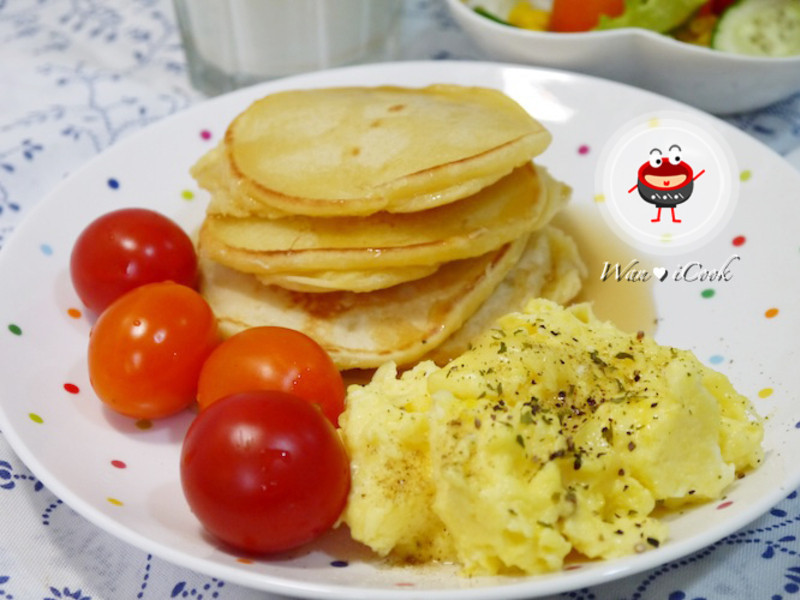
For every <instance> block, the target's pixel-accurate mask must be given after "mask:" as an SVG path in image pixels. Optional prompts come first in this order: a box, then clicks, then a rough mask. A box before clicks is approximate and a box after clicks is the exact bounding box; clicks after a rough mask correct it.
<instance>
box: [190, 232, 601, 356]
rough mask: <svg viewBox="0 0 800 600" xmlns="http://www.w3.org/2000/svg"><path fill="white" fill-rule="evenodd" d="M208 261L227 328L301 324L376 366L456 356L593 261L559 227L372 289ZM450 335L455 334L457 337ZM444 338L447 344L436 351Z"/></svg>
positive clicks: (214, 304)
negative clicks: (335, 287) (295, 279)
mask: <svg viewBox="0 0 800 600" xmlns="http://www.w3.org/2000/svg"><path fill="white" fill-rule="evenodd" d="M200 265H201V272H202V274H203V277H202V283H201V291H202V293H203V295H204V297H205V298H206V300H207V301H208V302H209V304H210V305H211V308H212V309H213V310H214V313H215V314H216V315H217V318H218V322H219V325H220V329H221V331H222V332H223V335H226V336H227V335H232V334H234V333H236V332H237V331H241V330H243V329H246V328H248V327H256V326H260V325H282V326H284V327H291V328H293V329H299V330H301V331H304V332H305V333H307V334H308V335H310V336H311V337H313V338H314V339H316V340H317V341H318V342H319V343H320V344H321V345H322V346H323V347H324V348H325V349H326V350H327V351H328V352H329V353H330V355H331V357H332V358H333V360H334V362H335V363H336V365H337V366H338V367H339V368H340V369H369V368H374V367H377V366H380V365H381V364H383V363H384V362H386V361H389V360H392V361H395V362H396V363H397V364H400V365H409V364H412V363H414V362H415V361H417V360H419V359H421V358H425V357H437V358H438V357H442V356H446V355H449V354H450V353H451V352H454V351H455V350H456V349H457V348H460V347H462V346H463V345H465V344H467V343H469V339H471V337H472V335H473V332H476V331H480V330H482V329H483V328H484V327H487V326H489V325H491V323H492V322H493V320H494V317H495V314H496V313H497V311H499V310H503V312H505V310H504V309H505V307H508V308H509V309H512V308H514V307H515V306H516V305H517V304H520V305H521V304H522V303H523V302H524V300H525V299H528V298H531V297H536V296H540V295H542V294H546V295H545V297H549V298H558V299H561V300H563V301H564V302H566V301H568V300H569V299H570V298H571V297H572V296H574V295H575V294H576V293H577V291H578V289H579V287H580V277H581V275H582V273H583V271H584V269H585V267H584V266H583V264H582V263H581V261H580V258H579V256H578V254H577V251H576V249H575V245H574V243H572V242H571V240H570V239H569V238H567V237H566V236H565V235H564V234H563V233H561V232H560V231H558V230H555V229H554V228H552V227H547V228H545V229H544V230H542V231H539V232H534V233H533V234H531V235H530V236H523V237H522V238H520V239H519V240H516V241H515V242H513V243H510V244H507V245H505V246H503V247H502V248H500V249H499V250H495V251H493V252H491V253H488V254H485V255H482V256H479V257H475V258H471V259H464V260H461V261H454V262H450V263H447V264H445V265H442V266H441V267H440V268H439V270H437V271H436V273H434V274H433V275H430V276H428V277H425V278H423V279H420V280H417V281H413V282H409V283H405V284H401V285H397V286H394V287H391V288H388V289H384V290H379V291H376V292H370V293H363V294H357V293H352V292H333V293H328V294H304V293H299V292H292V291H289V290H286V289H283V288H280V287H277V286H266V285H263V284H261V283H260V282H259V281H258V279H257V278H256V277H254V276H252V275H248V274H245V273H241V272H238V271H235V270H233V269H229V268H227V267H224V266H222V265H219V264H216V263H213V262H211V261H208V260H207V259H203V260H201V261H200ZM518 269H519V270H518ZM451 336H456V337H453V341H452V342H450V343H448V338H451ZM438 347H441V348H443V350H442V351H441V352H436V351H435V348H438Z"/></svg>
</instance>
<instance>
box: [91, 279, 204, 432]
mask: <svg viewBox="0 0 800 600" xmlns="http://www.w3.org/2000/svg"><path fill="white" fill-rule="evenodd" d="M218 342H219V338H218V336H217V325H216V319H215V318H214V314H213V313H212V312H211V309H210V308H209V306H208V304H207V303H206V301H205V300H204V299H203V297H202V296H200V294H198V293H197V292H196V291H194V290H193V289H191V288H188V287H186V286H184V285H179V284H177V283H173V282H168V281H167V282H161V283H149V284H147V285H143V286H141V287H138V288H136V289H135V290H132V291H130V292H128V293H127V294H125V295H124V296H122V297H121V298H119V299H118V300H117V301H115V302H114V303H113V304H111V306H109V307H108V308H107V309H106V310H105V311H103V313H102V314H101V315H100V317H99V318H98V319H97V322H96V323H95V325H94V327H93V328H92V332H91V335H90V337H89V378H90V381H91V384H92V387H93V388H94V391H95V393H96V394H97V395H98V397H99V398H100V399H101V400H102V401H103V402H105V403H106V404H107V405H108V406H109V407H111V408H112V409H114V410H115V411H117V412H120V413H122V414H124V415H128V416H130V417H136V418H147V419H157V418H160V417H166V416H169V415H171V414H174V413H176V412H178V411H180V410H182V409H184V408H186V407H187V406H188V405H189V404H191V403H192V402H193V401H194V399H195V393H196V391H197V378H198V376H199V374H200V368H201V367H202V366H203V362H204V361H205V359H206V357H208V355H209V354H210V353H211V351H212V350H213V349H214V347H215V346H216V345H217V343H218Z"/></svg>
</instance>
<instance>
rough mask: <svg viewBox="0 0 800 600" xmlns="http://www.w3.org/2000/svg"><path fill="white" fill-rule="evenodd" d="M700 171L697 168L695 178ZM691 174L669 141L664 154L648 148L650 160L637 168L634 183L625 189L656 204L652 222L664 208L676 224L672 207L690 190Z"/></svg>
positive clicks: (688, 167)
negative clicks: (637, 193)
mask: <svg viewBox="0 0 800 600" xmlns="http://www.w3.org/2000/svg"><path fill="white" fill-rule="evenodd" d="M702 174H703V171H701V172H700V173H699V174H698V175H697V177H699V176H700V175H702ZM697 177H695V175H694V171H693V170H692V167H690V166H689V165H688V164H687V163H686V162H684V161H683V159H682V158H681V147H680V146H678V145H677V144H673V145H672V146H670V147H669V151H668V154H667V156H664V154H663V153H662V152H661V150H659V149H658V148H653V149H652V150H651V151H650V160H649V161H647V162H646V163H644V164H643V165H642V166H641V167H639V173H638V179H637V183H636V185H635V186H634V187H632V188H631V189H630V190H628V192H629V193H630V192H632V191H633V190H635V189H638V190H639V195H640V196H641V198H642V200H644V201H645V202H648V203H650V204H654V205H655V206H657V207H658V216H657V217H656V218H655V219H652V222H653V223H657V222H658V221H660V220H661V209H662V208H664V207H667V208H669V209H670V211H671V212H672V222H673V223H680V222H681V220H680V219H676V218H675V207H676V206H677V205H678V204H681V203H683V202H686V201H687V200H688V199H689V197H690V196H691V195H692V190H693V189H694V180H695V179H697Z"/></svg>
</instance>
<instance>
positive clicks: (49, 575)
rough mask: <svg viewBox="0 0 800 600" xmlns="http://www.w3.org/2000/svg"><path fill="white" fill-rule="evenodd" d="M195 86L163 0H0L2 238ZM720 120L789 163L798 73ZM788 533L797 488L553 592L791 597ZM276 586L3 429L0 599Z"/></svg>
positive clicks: (441, 50) (422, 20) (448, 41)
mask: <svg viewBox="0 0 800 600" xmlns="http://www.w3.org/2000/svg"><path fill="white" fill-rule="evenodd" d="M404 19H405V24H404V31H405V33H404V35H405V39H404V43H405V50H404V54H403V58H409V59H434V60H441V59H478V60H480V59H487V58H488V57H486V56H485V55H483V54H482V53H481V52H480V51H479V50H477V49H476V48H475V47H474V46H473V45H472V44H471V43H470V42H469V41H468V40H467V39H466V37H465V36H464V35H463V34H462V32H461V31H460V30H459V29H458V27H457V26H456V25H455V24H454V23H453V22H452V21H451V19H450V18H449V16H448V14H447V11H446V9H445V7H444V5H443V4H442V3H440V2H438V1H437V0H408V1H407V2H406V5H405V9H404ZM202 99H203V97H202V95H201V94H199V93H198V92H196V91H195V90H193V89H192V88H191V86H190V84H189V81H188V78H187V74H186V69H185V61H184V55H183V50H182V47H181V45H180V40H179V36H178V32H177V29H176V25H175V20H174V15H173V12H172V6H171V4H170V2H169V1H168V0H0V247H1V246H2V245H3V243H4V242H5V241H6V240H7V239H8V237H9V236H10V235H12V234H13V231H14V228H15V227H16V226H17V225H18V224H19V223H20V221H21V220H22V219H24V218H25V216H26V214H27V213H28V212H29V211H30V210H31V208H33V207H34V206H35V205H36V203H37V201H38V200H39V199H41V198H42V197H44V196H45V195H46V194H47V193H48V192H49V191H50V190H51V189H52V188H53V187H54V186H55V185H56V184H57V183H58V182H59V181H60V180H61V179H63V178H64V177H65V176H67V175H68V174H70V173H71V172H74V171H75V170H76V169H78V168H79V167H81V165H83V164H84V163H86V162H87V161H89V160H90V159H92V158H93V157H94V156H96V155H97V154H98V153H100V152H102V151H103V150H105V149H106V148H108V147H109V146H111V145H113V144H114V143H116V142H117V141H119V140H120V139H122V138H124V137H126V136H128V135H130V134H132V133H134V132H136V131H139V130H141V129H142V128H144V127H146V126H147V125H149V124H151V123H153V122H155V121H158V120H159V119H162V118H164V117H167V116H169V115H171V114H174V113H176V112H178V111H180V110H182V109H184V108H186V107H188V106H190V105H192V104H194V103H197V102H199V101H201V100H202ZM726 120H728V121H729V122H730V123H732V124H733V125H735V126H737V127H739V128H741V129H743V130H744V131H746V132H748V133H749V134H751V135H753V136H754V137H756V138H759V139H760V140H762V141H763V142H765V143H766V144H767V145H769V146H771V147H772V148H773V149H775V150H776V151H777V152H779V153H781V154H783V155H786V156H787V158H788V159H789V160H790V161H792V162H793V163H794V164H795V165H797V166H798V168H800V82H798V93H797V94H796V95H794V96H793V97H790V98H788V99H786V100H785V101H782V102H780V103H778V104H776V105H774V106H772V107H769V108H767V109H764V110H760V111H758V112H754V113H751V114H744V115H738V116H736V117H730V118H727V119H726ZM0 286H2V283H1V282H0ZM0 289H2V288H0ZM0 360H2V357H0ZM798 538H800V497H798V495H797V493H796V492H795V493H792V494H791V495H790V496H789V497H788V498H786V499H785V500H783V501H782V502H781V503H780V504H779V505H778V506H776V507H774V508H773V509H772V510H771V511H770V512H769V513H768V514H766V515H764V516H763V517H762V518H760V519H759V520H757V521H756V522H754V523H752V524H751V525H750V526H748V527H746V528H745V529H743V530H741V531H739V532H737V533H735V534H733V535H731V536H729V537H727V538H725V539H723V540H721V541H719V542H718V543H716V544H713V545H712V546H710V547H708V548H706V549H704V550H702V551H700V552H698V553H696V554H694V555H691V556H688V557H686V558H684V559H681V560H679V561H676V562H674V563H670V564H667V565H664V566H662V567H659V568H657V569H655V570H653V571H650V572H645V573H641V574H639V575H635V576H633V577H630V578H627V579H622V580H619V581H616V582H613V583H610V584H606V585H603V586H599V587H596V588H592V589H584V590H576V591H573V592H570V593H566V594H563V595H562V596H559V597H560V598H573V599H576V600H619V599H628V600H636V599H654V598H661V599H664V600H699V599H708V600H712V599H720V598H734V599H748V600H781V599H787V600H788V599H791V598H795V597H796V598H800V555H799V553H800V540H799V539H798ZM272 597H273V596H270V595H269V594H264V593H261V592H256V591H253V590H248V589H244V588H242V587H239V586H236V585H233V584H230V583H228V582H225V581H220V580H218V579H214V578H211V577H208V576H206V575H203V574H199V573H194V572H191V571H188V570H185V569H182V568H179V567H176V566H174V565H172V564H170V563H168V562H165V561H164V560H161V559H159V558H157V557H154V556H152V555H150V554H148V553H146V552H143V551H141V550H139V549H137V548H134V547H132V546H129V545H128V544H126V543H124V542H122V541H119V540H118V539H116V538H114V537H113V536H111V535H109V534H108V533H106V532H104V531H102V530H100V529H98V528H97V527H95V526H94V525H92V524H90V523H89V522H87V521H86V520H84V519H83V518H82V517H81V516H79V515H78V514H77V513H75V512H74V511H72V510H71V509H70V508H69V507H68V506H67V505H65V504H64V503H62V502H61V500H59V499H58V498H57V497H55V496H54V495H53V494H52V493H51V492H50V491H49V490H48V489H47V488H46V487H44V486H43V485H42V484H41V483H40V482H39V481H38V480H37V478H36V477H35V475H34V474H33V473H32V472H31V471H30V470H29V469H28V468H27V467H26V466H25V464H23V462H22V461H21V460H20V459H19V458H18V457H17V456H16V455H15V454H14V452H13V450H12V449H11V448H10V447H9V445H8V443H7V441H6V440H5V438H4V436H3V435H2V433H1V432H0V600H55V599H59V600H61V599H67V598H71V599H74V600H116V599H133V598H138V599H144V600H148V599H166V598H193V599H196V600H201V599H206V600H208V599H212V598H214V599H220V600H250V599H257V598H260V599H262V600H263V599H266V598H272Z"/></svg>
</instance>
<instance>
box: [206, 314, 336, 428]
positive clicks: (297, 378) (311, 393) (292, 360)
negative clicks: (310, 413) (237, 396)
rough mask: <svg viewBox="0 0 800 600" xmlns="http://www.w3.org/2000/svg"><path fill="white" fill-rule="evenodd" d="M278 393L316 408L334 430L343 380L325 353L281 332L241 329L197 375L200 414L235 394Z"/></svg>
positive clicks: (309, 341)
mask: <svg viewBox="0 0 800 600" xmlns="http://www.w3.org/2000/svg"><path fill="white" fill-rule="evenodd" d="M254 390H281V391H284V392H288V393H292V394H295V395H297V396H300V397H301V398H304V399H305V400H307V401H309V402H311V403H313V404H318V405H319V406H320V408H321V409H322V412H323V413H325V416H326V417H328V419H329V420H330V422H331V423H333V425H334V426H336V425H338V419H339V414H340V413H341V412H342V411H343V410H344V397H345V387H344V382H343V381H342V376H341V374H340V373H339V371H338V370H337V368H336V366H335V365H334V364H333V360H331V357H330V356H329V355H328V353H327V352H325V350H324V349H323V348H322V347H321V346H320V345H319V344H318V343H317V342H315V341H314V340H313V339H311V338H310V337H309V336H307V335H306V334H304V333H302V332H300V331H296V330H294V329H287V328H285V327H267V326H265V327H254V328H252V329H245V330H244V331H241V332H240V333H237V334H235V335H233V336H231V337H230V338H228V339H227V340H225V341H224V342H222V343H221V344H220V345H219V346H218V347H217V348H216V349H215V350H214V352H212V353H211V356H209V357H208V360H207V361H206V363H205V365H203V369H202V370H201V371H200V380H199V382H198V387H197V401H198V403H199V404H200V408H201V410H203V409H206V408H207V407H208V406H210V405H211V404H212V403H213V402H215V401H217V400H219V399H220V398H222V397H224V396H227V395H229V394H233V393H235V392H249V391H254Z"/></svg>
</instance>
